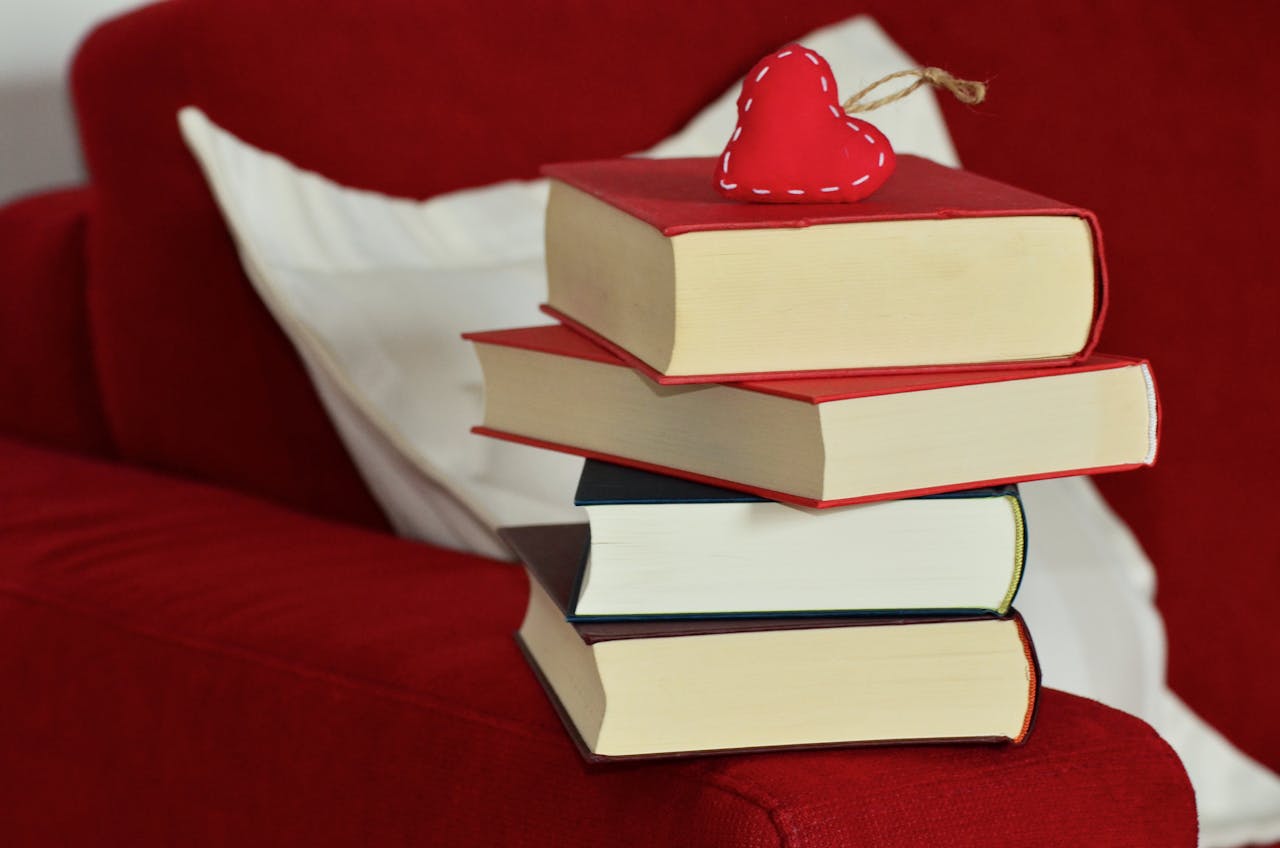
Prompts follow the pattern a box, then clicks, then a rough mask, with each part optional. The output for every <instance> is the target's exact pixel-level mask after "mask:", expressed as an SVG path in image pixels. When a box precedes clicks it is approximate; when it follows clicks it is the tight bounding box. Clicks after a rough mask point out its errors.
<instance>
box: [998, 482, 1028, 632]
mask: <svg viewBox="0 0 1280 848" xmlns="http://www.w3.org/2000/svg"><path fill="white" fill-rule="evenodd" d="M1004 500H1005V502H1006V503H1008V504H1009V509H1010V510H1012V511H1013V528H1014V529H1013V532H1014V539H1013V575H1012V577H1011V578H1010V580H1009V588H1008V590H1007V591H1006V592H1005V595H1004V599H1003V600H1001V601H1000V605H999V606H998V607H997V608H996V612H998V613H999V614H1000V615H1006V614H1007V613H1008V612H1009V608H1010V607H1012V606H1013V599H1014V597H1016V596H1017V594H1018V588H1019V587H1020V586H1021V585H1022V574H1023V571H1024V570H1025V568H1026V565H1027V513H1026V510H1025V509H1023V507H1022V495H1021V494H1019V492H1018V490H1017V487H1015V488H1014V490H1013V494H1010V495H1005V496H1004Z"/></svg>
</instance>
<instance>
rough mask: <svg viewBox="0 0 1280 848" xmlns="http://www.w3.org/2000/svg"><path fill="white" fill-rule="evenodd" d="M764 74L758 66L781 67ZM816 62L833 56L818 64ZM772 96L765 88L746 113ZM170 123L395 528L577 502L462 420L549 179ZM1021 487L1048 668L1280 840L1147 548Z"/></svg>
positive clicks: (1232, 821) (483, 526)
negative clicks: (451, 170)
mask: <svg viewBox="0 0 1280 848" xmlns="http://www.w3.org/2000/svg"><path fill="white" fill-rule="evenodd" d="M802 41H803V43H804V44H806V45H814V46H813V48H812V49H813V50H816V51H820V52H821V53H822V55H825V56H829V57H831V60H832V61H834V62H835V63H836V66H837V67H839V68H841V69H842V70H843V69H852V70H853V71H854V74H853V75H855V76H863V77H868V78H871V79H874V78H876V77H878V76H881V75H883V74H885V73H888V72H889V70H891V69H892V68H894V67H907V66H910V65H912V64H914V63H913V62H912V60H911V59H910V58H909V57H907V56H905V55H904V54H902V53H901V52H900V51H899V50H898V49H897V48H896V46H894V45H893V43H892V42H891V41H890V40H889V39H888V38H887V37H886V36H885V35H884V34H883V33H882V32H881V31H880V30H879V29H878V27H876V26H875V24H874V23H873V22H872V21H870V20H869V19H867V18H859V19H855V20H853V21H848V22H845V23H843V24H838V25H836V26H833V27H830V28H827V29H826V30H824V31H822V32H819V33H815V34H811V35H810V36H807V37H806V38H804V39H803V40H802ZM790 46H791V47H794V48H795V49H796V50H799V51H803V50H804V49H805V48H801V47H798V46H796V45H790ZM780 52H788V50H787V49H786V48H784V49H783V50H781V51H780ZM776 55H777V54H770V56H776ZM868 55H872V56H880V57H883V58H882V59H881V60H879V61H880V62H881V64H878V65H875V66H871V67H866V66H865V65H864V62H865V60H864V59H863V57H865V56H868ZM790 58H792V57H786V59H787V60H789V59H790ZM799 58H800V62H801V63H802V65H803V66H804V67H818V66H811V65H810V63H809V62H808V61H807V60H805V59H804V58H803V55H802V54H801V55H800V57H799ZM770 62H771V60H770V59H769V58H766V59H764V60H761V62H759V63H757V65H756V67H755V68H754V69H753V71H752V72H750V73H749V74H748V77H747V80H748V83H747V85H746V86H745V87H743V89H742V92H741V94H739V93H738V88H737V87H736V86H731V87H730V88H729V89H728V90H727V91H726V92H725V93H724V94H723V95H722V96H721V97H720V98H719V100H718V101H717V102H716V103H715V104H714V105H712V106H710V107H708V109H707V110H706V112H707V113H717V114H718V115H719V116H720V120H722V121H723V123H721V124H720V125H719V127H718V128H717V127H716V124H715V123H713V122H712V121H711V120H710V119H709V118H707V117H706V115H705V114H704V115H703V116H700V117H699V118H697V119H695V120H694V122H693V123H692V124H691V127H690V129H687V130H685V131H683V132H681V133H678V134H677V135H676V136H675V137H673V138H672V139H670V140H668V141H667V142H664V143H663V144H661V145H659V149H660V150H662V151H663V152H664V153H667V154H670V155H685V154H699V153H701V154H705V153H708V152H710V151H713V150H714V149H715V147H714V146H711V145H712V144H714V143H715V142H711V141H710V140H711V139H723V138H726V137H730V135H731V134H732V133H733V132H734V130H733V120H734V115H733V109H732V108H725V106H724V105H722V104H725V103H726V102H727V103H730V104H732V103H733V102H734V101H735V98H736V102H737V108H738V110H739V115H738V118H739V120H741V118H742V112H741V109H742V106H743V104H745V102H746V99H750V98H752V96H753V93H754V91H755V87H753V86H752V85H751V81H752V79H753V75H755V76H758V75H759V73H760V71H761V69H762V68H763V67H765V66H768V65H769V63H770ZM773 64H774V65H777V64H778V63H776V62H775V63H773ZM773 70H777V71H779V73H778V74H775V75H774V76H770V77H767V79H768V81H770V82H771V83H775V84H780V83H779V81H781V82H782V83H786V82H787V81H789V80H791V79H792V77H791V76H789V75H786V74H782V73H781V71H783V70H785V69H783V68H781V67H775V68H773ZM819 70H821V71H822V72H824V73H826V74H832V71H831V70H830V68H829V67H828V66H827V65H826V64H825V62H824V63H823V64H822V65H821V66H820V68H819ZM771 73H772V71H771ZM811 76H812V75H811V74H808V73H802V74H799V75H797V76H796V79H799V80H801V81H808V82H813V79H812V78H811ZM833 78H834V77H833ZM759 85H763V82H761V83H759ZM814 85H815V87H816V85H817V84H816V83H814ZM832 85H833V87H834V84H832ZM828 96H829V98H834V97H835V94H834V92H831V93H830V94H829V95H828ZM912 103H917V104H929V105H931V104H932V99H931V98H929V97H925V98H923V99H921V100H912V99H908V100H905V101H900V102H899V103H898V104H894V105H893V106H890V107H887V108H886V109H885V110H884V112H885V116H884V117H885V126H886V127H890V126H892V127H893V128H894V135H893V139H894V141H895V143H896V144H897V145H899V146H900V147H901V148H902V149H903V150H904V152H907V151H911V152H914V151H919V150H924V151H928V152H930V153H931V154H932V155H935V156H940V157H943V158H944V160H945V159H947V157H950V156H951V155H952V154H951V153H950V144H949V141H948V135H947V131H946V128H945V126H943V124H942V122H941V119H940V118H939V117H938V115H937V113H936V111H935V110H929V111H923V110H922V109H921V108H920V107H919V106H916V107H915V109H914V110H910V109H908V106H909V105H910V104H912ZM767 107H768V104H767V102H763V99H762V106H761V110H763V111H761V112H760V113H759V114H765V115H767V114H768V109H767ZM935 109H936V107H935ZM902 110H907V113H906V115H905V116H902V115H901V114H900V113H901V111H902ZM828 117H830V116H828ZM877 117H879V113H877ZM179 120H180V123H181V125H182V130H183V134H184V137H185V138H186V140H187V142H188V144H189V145H190V147H191V148H192V151H193V153H194V154H195V155H196V157H197V159H198V160H199V162H200V163H201V166H202V168H203V169H204V171H205V173H206V176H207V178H208V179H209V182H210V187H211V190H212V191H213V192H214V194H215V196H216V197H217V198H218V201H219V204H220V206H221V208H222V209H223V211H224V214H225V216H226V218H227V222H228V226H229V227H230V229H231V230H232V232H233V233H234V234H235V237H236V242H237V245H238V248H239V252H240V255H241V257H242V260H243V262H244V265H245V270H246V272H247V274H248V276H249V278H250V279H251V280H252V281H253V283H254V285H255V287H256V289H257V290H258V292H259V293H260V294H261V295H262V298H263V300H264V302H265V303H266V304H267V305H268V306H269V308H270V309H271V311H272V313H273V315H275V316H276V318H277V320H279V321H280V323H281V326H282V327H283V328H284V330H285V332H286V333H287V334H288V335H289V337H290V338H291V339H292V340H293V342H294V344H295V346H296V347H297V348H298V352H299V354H300V356H301V357H302V359H303V361H304V362H305V363H306V364H307V367H308V371H309V373H310V374H311V375H312V378H313V379H314V380H315V381H316V386H317V389H318V391H319V392H320V395H321V397H322V398H325V399H326V403H327V406H328V409H329V412H330V415H331V416H332V417H333V420H334V423H335V426H336V427H337V429H338V431H339V432H340V433H341V434H342V435H343V438H344V440H345V441H346V444H347V445H348V447H349V448H350V449H351V450H352V454H353V456H354V457H355V459H356V462H357V463H358V464H359V466H360V467H361V470H362V473H363V475H364V478H365V480H366V481H367V482H368V484H369V486H370V488H371V490H372V491H373V492H374V493H375V495H376V496H377V497H378V499H379V502H380V503H381V504H382V505H383V507H384V509H385V510H386V511H387V513H388V515H389V516H390V517H391V520H392V523H393V525H394V526H395V527H396V528H397V529H398V530H399V531H400V532H401V533H404V534H406V535H409V536H412V537H416V538H422V539H425V540H427V541H430V542H433V543H435V544H440V545H445V546H448V547H453V548H459V549H464V550H470V551H472V552H474V553H480V554H484V555H488V556H499V557H502V556H507V555H508V554H507V553H506V550H505V547H504V546H502V545H501V543H500V542H498V541H496V540H495V539H494V538H493V534H492V530H493V529H495V528H496V527H499V526H503V525H511V524H529V523H545V522H557V521H570V520H583V519H584V516H583V515H582V514H581V513H580V511H578V510H576V509H575V508H574V507H573V506H572V504H571V493H572V491H573V488H574V486H575V484H576V481H577V476H578V473H579V469H580V468H581V460H579V459H577V458H576V457H572V456H566V455H561V454H557V453H553V452H550V451H544V450H532V449H529V448H527V447H524V446H521V445H512V444H509V443H506V442H500V441H494V440H484V439H478V438H476V437H475V436H473V435H471V434H470V433H469V428H470V426H471V425H473V424H476V423H479V422H480V420H481V419H482V401H481V397H482V386H481V377H480V372H479V367H478V364H477V363H476V362H475V360H474V354H473V352H472V351H471V350H470V349H469V346H468V345H466V344H464V343H461V342H460V341H459V335H460V334H461V333H462V332H463V331H466V330H476V329H485V328H494V327H504V326H511V325H517V324H527V323H530V322H538V321H539V313H538V311H537V304H538V303H539V301H540V300H542V299H543V298H544V297H545V292H546V284H545V275H544V271H543V267H542V237H543V226H542V225H543V209H544V206H545V203H546V185H545V181H542V180H538V181H532V182H505V183H500V184H497V185H493V186H488V187H485V188H480V189H473V190H466V191H459V192H453V193H450V194H446V195H441V196H438V197H435V198H432V199H431V200H428V201H426V202H415V201H413V200H411V199H408V198H396V197H391V196H387V195H384V194H380V193H375V192H368V191H360V190H356V189H352V188H348V187H344V186H342V185H339V184H337V183H335V182H334V181H332V180H329V179H327V178H325V177H323V176H321V175H319V174H316V173H313V172H309V171H305V170H302V169H300V168H298V167H297V166H296V165H294V164H292V163H290V162H289V161H287V160H285V159H283V158H282V157H280V156H277V155H273V154H269V153H266V152H264V151H262V150H259V149H257V148H255V147H254V146H253V145H251V144H249V143H247V142H246V141H245V140H242V139H239V138H237V137H235V136H234V135H232V134H230V133H228V132H227V131H225V130H223V129H221V128H220V127H218V126H217V125H216V124H214V123H213V122H212V121H210V120H209V118H208V117H207V116H206V115H205V114H204V113H203V112H201V111H199V110H197V109H195V108H187V109H184V110H183V111H182V113H181V114H180V116H179ZM903 124H905V125H903ZM877 137H879V136H878V135H877ZM864 143H865V142H864ZM1027 491H1028V501H1027V502H1028V525H1029V529H1030V533H1029V538H1030V548H1029V562H1028V568H1027V575H1028V576H1027V579H1026V581H1025V582H1024V585H1023V588H1022V591H1021V592H1020V594H1019V597H1018V598H1017V600H1016V601H1015V606H1016V607H1017V608H1018V609H1020V610H1022V611H1023V613H1024V615H1025V616H1026V619H1027V621H1028V625H1029V627H1030V629H1031V633H1032V636H1033V638H1034V639H1035V642H1036V645H1037V649H1038V651H1039V653H1040V658H1041V667H1042V670H1043V675H1044V679H1045V681H1046V682H1047V685H1049V686H1055V687H1058V688H1062V689H1065V690H1067V691H1070V692H1073V693H1075V694H1079V695H1083V696H1085V697H1089V698H1093V699H1095V700H1099V701H1101V702H1103V703H1105V704H1108V705H1110V706H1113V707H1116V708H1119V709H1124V710H1127V711H1129V712H1131V713H1132V714H1134V715H1136V716H1139V717H1141V718H1143V719H1145V720H1146V721H1148V722H1150V723H1152V724H1153V725H1154V726H1155V727H1156V728H1157V730H1159V731H1161V732H1163V733H1164V734H1165V738H1166V739H1168V740H1169V742H1170V743H1171V744H1172V745H1173V746H1174V749H1175V750H1177V751H1178V752H1179V753H1180V754H1181V755H1182V756H1183V759H1184V763H1185V764H1186V766H1187V769H1188V771H1189V773H1190V775H1191V778H1192V781H1193V783H1194V784H1195V786H1196V787H1197V791H1198V797H1199V803H1200V811H1201V815H1202V820H1203V828H1204V832H1205V834H1206V837H1207V838H1208V840H1209V841H1210V842H1211V843H1214V844H1231V840H1233V839H1235V838H1236V836H1237V834H1239V833H1245V834H1248V835H1250V836H1253V835H1255V834H1256V835H1260V836H1264V837H1271V836H1280V819H1278V818H1277V817H1280V778H1277V777H1276V775H1275V774H1273V773H1271V772H1270V771H1268V770H1267V769H1265V768H1263V767H1261V766H1260V765H1258V764H1257V763H1255V762H1253V761H1252V760H1250V759H1248V758H1247V757H1245V756H1243V755H1242V754H1241V753H1240V752H1239V751H1238V750H1237V749H1235V748H1234V747H1233V746H1232V745H1230V744H1229V743H1227V742H1225V740H1223V739H1222V738H1221V737H1220V736H1219V735H1218V734H1216V733H1214V732H1213V731H1212V730H1211V729H1210V728H1209V727H1208V726H1207V725H1205V724H1204V722H1203V721H1201V720H1200V719H1199V718H1198V717H1197V716H1196V715H1195V714H1194V712H1192V711H1190V710H1188V709H1187V708H1186V706H1185V705H1184V704H1182V702H1181V701H1180V700H1179V699H1178V698H1177V697H1176V696H1175V695H1173V693H1171V692H1170V691H1169V689H1168V686H1167V685H1166V682H1165V670H1166V644H1165V638H1164V631H1163V627H1162V625H1161V621H1160V616H1159V613H1158V612H1157V610H1156V608H1155V603H1154V586H1155V576H1154V570H1153V568H1152V566H1151V563H1150V561H1149V560H1147V558H1146V557H1145V555H1144V554H1143V552H1142V549H1141V547H1140V546H1139V545H1137V544H1136V543H1135V542H1134V541H1133V539H1132V536H1131V535H1129V533H1128V532H1127V530H1126V529H1125V528H1124V527H1123V525H1122V524H1121V523H1120V522H1119V521H1118V520H1117V519H1116V517H1115V516H1114V514H1112V513H1111V511H1110V510H1109V509H1108V507H1107V506H1106V504H1105V503H1104V502H1103V501H1102V500H1101V498H1099V497H1098V495H1097V493H1096V491H1095V490H1094V488H1093V486H1092V484H1091V483H1089V482H1088V481H1085V480H1067V481H1052V482H1045V483H1034V484H1030V485H1028V486H1027ZM1064 597H1070V598H1071V599H1072V602H1071V603H1063V598H1064Z"/></svg>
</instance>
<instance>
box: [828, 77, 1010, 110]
mask: <svg viewBox="0 0 1280 848" xmlns="http://www.w3.org/2000/svg"><path fill="white" fill-rule="evenodd" d="M903 77H915V79H914V80H913V81H912V82H911V84H910V85H908V86H906V87H905V88H901V89H899V90H898V91H895V92H894V93H893V94H888V95H885V96H884V97H881V98H880V99H878V100H872V101H871V102H869V103H864V102H862V98H864V97H866V96H867V95H868V94H870V93H871V92H873V91H875V90H876V89H877V88H879V87H880V86H882V85H884V84H885V83H887V82H890V81H892V80H896V79H901V78H903ZM925 83H928V84H929V85H932V86H935V87H937V88H941V89H945V90H946V91H949V92H951V93H952V94H953V95H955V98H956V100H959V101H960V102H961V103H967V104H969V105H970V106H972V105H973V104H975V103H981V102H982V101H983V99H984V98H985V97H986V96H987V84H986V83H985V82H975V81H973V80H962V79H956V78H955V77H953V76H952V75H951V74H949V73H947V72H946V71H944V70H942V68H912V69H910V70H906V71H898V72H897V73H894V74H889V75H888V76H887V77H881V78H880V79H878V80H876V81H875V82H873V83H871V85H869V86H867V87H866V88H864V89H862V91H859V92H858V93H857V94H855V95H853V96H852V97H850V98H848V99H847V100H845V101H844V103H843V104H841V105H842V106H843V107H844V110H845V111H846V112H870V111H871V110H872V109H879V108H880V107H881V106H885V105H888V104H890V103H894V102H896V101H898V100H901V99H902V98H904V97H906V96H907V95H908V94H910V93H911V92H913V91H915V90H916V89H917V88H919V87H920V86H922V85H924V84H925Z"/></svg>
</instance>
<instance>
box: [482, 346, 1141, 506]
mask: <svg viewBox="0 0 1280 848" xmlns="http://www.w3.org/2000/svg"><path fill="white" fill-rule="evenodd" d="M463 338H465V339H468V340H469V341H471V342H473V343H475V344H477V345H494V346H498V347H510V348H517V349H522V350H528V351H534V352H538V353H546V354H551V355H553V356H558V357H568V358H571V359H580V360H586V361H590V362H596V363H601V364H605V365H610V366H614V367H618V368H626V367H627V365H626V363H624V362H623V361H622V360H620V359H619V358H618V357H617V356H615V355H613V354H612V353H611V352H610V351H608V350H605V349H604V348H601V347H600V346H598V345H596V344H594V343H592V342H591V341H589V340H588V339H586V338H584V337H583V336H581V335H579V334H578V333H574V332H572V331H571V330H569V329H567V328H565V327H563V326H556V325H549V326H541V327H523V328H518V329H510V330H493V331H486V332H474V333H464V334H463ZM1133 366H1138V367H1140V368H1141V369H1142V372H1143V375H1144V378H1145V380H1146V390H1147V405H1148V408H1149V415H1150V418H1149V430H1150V432H1149V442H1150V448H1149V450H1148V453H1147V455H1146V456H1145V457H1144V458H1142V459H1141V461H1134V462H1129V463H1124V464H1118V465H1105V466H1092V467H1080V468H1070V469H1061V470H1056V471H1051V472H1036V473H1027V474H1021V475H1017V476H1004V477H993V478H986V479H970V480H957V481H955V482H954V483H947V484H943V485H935V486H926V487H920V488H912V489H904V490H899V491H892V492H879V493H876V494H873V495H866V496H857V497H839V498H830V499H818V498H813V497H805V496H801V495H797V494H794V493H788V492H781V491H777V490H774V489H768V488H763V487H760V486H755V485H752V484H750V483H744V482H742V481H735V480H728V479H725V478H722V477H716V476H712V475H708V474H702V473H698V472H696V471H691V470H688V469H682V468H676V467H672V466H669V465H663V464H660V463H657V462H651V461H647V460H644V459H640V458H637V457H628V456H625V455H623V454H621V453H614V452H610V451H605V450H597V449H592V448H586V447H582V446H580V445H572V444H565V443H562V442H557V441H554V440H551V439H546V438H538V437H536V436H530V435H528V434H522V433H515V432H508V431H504V430H501V429H498V428H494V427H491V426H486V425H481V426H477V427H474V428H472V432H475V433H479V434H481V435H486V436H491V437H494V438H499V439H505V440H508V441H513V442H519V443H522V444H528V445H533V446H535V447H543V448H549V449H551V450H558V451H563V452H566V453H572V454H576V455H579V456H585V457H589V458H594V459H601V460H604V461H606V462H612V463H616V464H620V465H629V466H631V467H634V468H641V469H645V470H648V471H656V472H659V473H662V474H671V475H675V476H677V477H684V478H686V479H689V480H696V481H699V482H704V483H710V484H712V485H716V486H724V487H727V488H731V489H737V490H741V491H746V492H751V493H753V494H757V495H760V496H762V497H765V498H769V499H770V500H780V501H786V502H789V503H796V504H801V505H804V506H815V507H829V506H838V505H841V504H850V503H861V502H866V501H875V500H889V499H894V498H903V497H912V496H917V495H927V494H933V493H937V492H948V491H957V490H959V489H970V488H978V487H983V486H997V485H1004V484H1007V483H1018V482H1025V481H1029V480H1037V479H1045V478H1051V477H1063V476H1074V475H1078V474H1100V473H1105V472H1112V471H1124V470H1130V469H1134V468H1139V467H1142V466H1144V465H1151V464H1153V463H1154V462H1155V457H1156V450H1155V447H1156V445H1157V443H1158V439H1159V424H1160V418H1161V416H1160V414H1159V395H1158V393H1157V391H1156V386H1155V382H1154V378H1153V377H1152V375H1151V371H1150V366H1149V364H1148V363H1147V362H1146V361H1145V360H1142V359H1136V358H1131V357H1123V356H1111V355H1105V354H1093V355H1092V356H1090V357H1089V358H1088V359H1086V360H1083V361H1081V362H1078V363H1076V364H1074V365H1071V366H1067V367H1053V366H1045V365H1039V366H1035V367H1031V366H1024V367H1022V368H1017V369H1012V368H1010V369H983V370H969V371H945V372H943V371H932V372H925V373H919V372H917V373H893V374H888V373H875V374H862V375H859V376H846V377H814V378H807V379H792V380H753V381H744V382H737V383H727V384H723V385H722V386H721V388H725V389H730V390H734V391H743V392H756V393H760V394H766V395H774V396H777V397H782V398H787V399H789V400H793V401H796V402H799V403H803V404H809V405H818V404H823V403H830V402H835V401H842V400H850V399H854V398H869V397H874V396H881V395H891V394H897V393H903V392H923V391H932V390H937V389H947V388H953V387H958V386H975V385H981V384H988V383H1000V382H1007V381H1016V380H1029V379H1035V378H1040V377H1060V376H1064V375H1067V374H1083V373H1088V372H1093V371H1105V370H1108V369H1116V368H1126V367H1133ZM552 388H553V387H547V389H548V390H550V389H552ZM555 388H557V389H563V390H565V391H567V392H568V393H569V394H570V395H572V392H573V387H555ZM565 409H566V414H569V411H570V409H571V407H566V408H565Z"/></svg>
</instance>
